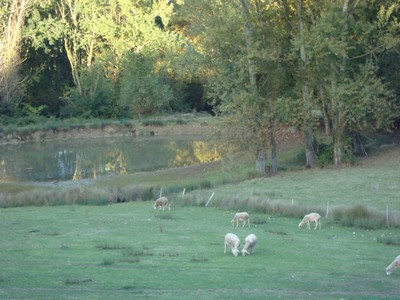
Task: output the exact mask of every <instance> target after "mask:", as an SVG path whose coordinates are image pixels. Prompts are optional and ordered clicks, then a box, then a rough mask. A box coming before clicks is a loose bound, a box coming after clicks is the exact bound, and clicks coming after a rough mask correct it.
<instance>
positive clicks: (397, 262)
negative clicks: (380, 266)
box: [386, 255, 400, 276]
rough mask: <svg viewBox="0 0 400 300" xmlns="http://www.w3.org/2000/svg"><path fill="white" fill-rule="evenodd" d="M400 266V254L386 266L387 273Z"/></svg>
mask: <svg viewBox="0 0 400 300" xmlns="http://www.w3.org/2000/svg"><path fill="white" fill-rule="evenodd" d="M397 268H400V255H399V256H397V257H396V258H395V260H394V261H393V262H392V263H391V264H390V265H389V266H388V267H387V268H386V275H388V276H389V275H390V274H392V272H393V270H394V269H397Z"/></svg>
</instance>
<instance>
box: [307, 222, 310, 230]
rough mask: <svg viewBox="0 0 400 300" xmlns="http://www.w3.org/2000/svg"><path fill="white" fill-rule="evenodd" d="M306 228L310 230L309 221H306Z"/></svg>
mask: <svg viewBox="0 0 400 300" xmlns="http://www.w3.org/2000/svg"><path fill="white" fill-rule="evenodd" d="M307 228H308V230H310V221H307Z"/></svg>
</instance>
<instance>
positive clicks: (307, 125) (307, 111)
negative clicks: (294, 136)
mask: <svg viewBox="0 0 400 300" xmlns="http://www.w3.org/2000/svg"><path fill="white" fill-rule="evenodd" d="M302 4H303V1H302V0H299V1H298V2H297V13H298V18H299V29H300V40H301V42H300V58H301V68H300V69H301V74H302V89H301V91H302V102H303V113H304V121H303V123H304V124H303V134H304V147H305V152H306V167H308V168H309V167H313V166H314V164H315V157H316V154H315V150H314V134H313V130H312V125H311V105H310V99H309V98H310V95H309V92H308V78H307V55H306V47H305V42H304V19H303V9H302V6H303V5H302Z"/></svg>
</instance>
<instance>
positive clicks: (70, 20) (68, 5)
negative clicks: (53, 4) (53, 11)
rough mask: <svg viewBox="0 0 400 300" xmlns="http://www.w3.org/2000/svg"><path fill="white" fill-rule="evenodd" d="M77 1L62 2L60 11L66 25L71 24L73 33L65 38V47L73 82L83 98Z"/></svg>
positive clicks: (66, 0) (63, 0) (59, 7)
mask: <svg viewBox="0 0 400 300" xmlns="http://www.w3.org/2000/svg"><path fill="white" fill-rule="evenodd" d="M76 6H77V1H76V0H62V1H61V3H59V4H58V10H59V13H60V16H61V18H62V20H63V21H64V22H65V23H66V24H70V26H71V29H70V30H71V31H70V32H69V33H67V34H65V36H64V47H65V51H66V52H67V57H68V61H69V64H70V66H71V71H72V80H73V81H74V84H75V86H76V88H77V90H78V93H79V95H81V96H82V94H83V91H82V85H81V79H80V73H79V58H78V47H79V46H78V43H79V41H78V10H77V7H76Z"/></svg>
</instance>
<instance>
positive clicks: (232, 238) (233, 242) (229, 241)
mask: <svg viewBox="0 0 400 300" xmlns="http://www.w3.org/2000/svg"><path fill="white" fill-rule="evenodd" d="M228 245H229V246H231V249H232V254H233V256H238V254H239V249H238V248H239V245H240V240H239V237H238V236H237V235H236V234H233V233H227V234H226V235H225V241H224V253H226V246H228Z"/></svg>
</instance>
